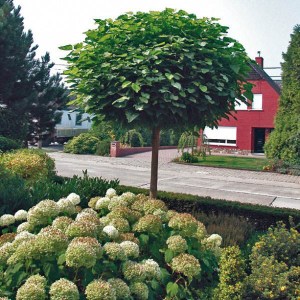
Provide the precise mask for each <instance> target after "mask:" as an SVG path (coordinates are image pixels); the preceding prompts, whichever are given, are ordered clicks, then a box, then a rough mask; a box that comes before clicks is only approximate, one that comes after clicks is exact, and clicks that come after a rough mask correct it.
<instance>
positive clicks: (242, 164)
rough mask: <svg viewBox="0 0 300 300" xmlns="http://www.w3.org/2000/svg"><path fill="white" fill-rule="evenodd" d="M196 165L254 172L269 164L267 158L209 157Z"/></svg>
mask: <svg viewBox="0 0 300 300" xmlns="http://www.w3.org/2000/svg"><path fill="white" fill-rule="evenodd" d="M195 164H197V165H201V166H210V167H221V168H234V169H243V170H252V171H262V170H263V167H264V166H266V165H268V164H269V160H268V159H266V158H255V157H240V156H219V155H209V156H206V158H205V159H203V158H202V157H198V162H196V163H195Z"/></svg>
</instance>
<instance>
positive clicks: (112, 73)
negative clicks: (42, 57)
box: [61, 9, 252, 128]
mask: <svg viewBox="0 0 300 300" xmlns="http://www.w3.org/2000/svg"><path fill="white" fill-rule="evenodd" d="M96 23H97V25H98V27H97V28H96V29H94V30H89V31H88V32H86V38H85V41H84V42H83V43H79V44H76V45H73V46H72V45H67V46H63V47H61V49H63V50H68V51H69V54H68V55H67V56H66V57H65V60H66V61H67V62H68V64H69V67H68V70H67V71H66V72H65V75H67V78H68V82H69V83H71V89H72V90H73V92H74V94H76V96H77V99H76V100H75V101H74V103H75V104H77V105H78V104H80V105H83V106H84V107H85V108H86V110H87V111H89V112H91V113H93V114H94V115H96V116H97V115H102V116H105V118H106V119H107V120H113V121H115V122H119V123H120V124H129V125H132V126H135V125H137V124H138V125H139V126H141V125H144V126H148V127H158V128H170V127H173V128H174V127H175V126H182V127H190V126H195V125H197V126H199V127H204V126H206V125H207V126H216V125H217V121H218V120H219V119H220V118H222V117H228V115H229V114H230V111H232V110H234V104H235V102H236V99H240V100H242V101H245V98H244V97H243V96H242V93H243V92H244V94H245V95H246V96H248V97H249V93H250V94H251V92H250V91H251V87H252V86H251V85H250V84H247V83H246V82H245V78H246V76H247V74H248V71H249V66H248V62H249V58H248V57H247V55H246V53H245V50H244V48H243V46H242V45H241V44H240V43H238V42H237V41H236V40H234V39H232V38H230V37H228V36H227V29H228V28H227V27H225V26H222V25H220V24H219V23H218V22H217V19H214V18H212V19H209V18H203V19H198V18H197V17H196V16H195V15H193V14H188V13H186V12H185V11H182V10H180V11H175V10H173V9H166V10H164V11H162V12H149V13H143V12H138V13H136V14H133V13H126V14H124V15H121V16H119V17H118V18H117V19H115V20H111V19H107V20H96ZM247 93H248V94H247ZM250 97H251V96H250Z"/></svg>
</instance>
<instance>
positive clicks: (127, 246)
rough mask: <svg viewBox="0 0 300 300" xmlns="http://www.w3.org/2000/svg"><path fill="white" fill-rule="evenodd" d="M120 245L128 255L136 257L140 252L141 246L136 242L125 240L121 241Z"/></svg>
mask: <svg viewBox="0 0 300 300" xmlns="http://www.w3.org/2000/svg"><path fill="white" fill-rule="evenodd" d="M120 246H121V247H122V248H123V250H124V251H125V254H126V256H127V257H131V258H136V257H138V256H139V254H140V248H139V246H138V245H137V244H136V243H134V242H131V241H124V242H122V243H120Z"/></svg>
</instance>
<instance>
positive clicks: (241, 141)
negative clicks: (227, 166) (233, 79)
mask: <svg viewBox="0 0 300 300" xmlns="http://www.w3.org/2000/svg"><path fill="white" fill-rule="evenodd" d="M255 60H256V63H252V64H251V71H250V74H249V78H248V81H249V82H251V83H252V84H253V85H254V87H253V89H252V92H253V95H254V98H253V101H252V102H250V101H249V104H248V105H246V104H244V103H238V104H237V105H236V113H233V115H234V116H235V118H234V117H230V118H229V120H227V119H222V120H221V121H220V122H219V127H218V128H217V129H210V128H207V127H206V128H205V130H204V134H205V135H206V138H207V140H208V143H209V145H210V147H211V149H212V150H213V152H222V153H240V154H249V153H263V152H264V150H263V147H264V144H265V141H266V139H267V138H268V135H269V134H270V132H271V131H272V130H273V129H274V120H275V116H276V112H277V109H278V102H279V96H280V86H279V85H278V84H277V83H276V82H275V81H274V80H272V79H271V78H270V76H269V75H268V74H267V73H266V72H265V71H264V70H263V58H262V57H256V58H255Z"/></svg>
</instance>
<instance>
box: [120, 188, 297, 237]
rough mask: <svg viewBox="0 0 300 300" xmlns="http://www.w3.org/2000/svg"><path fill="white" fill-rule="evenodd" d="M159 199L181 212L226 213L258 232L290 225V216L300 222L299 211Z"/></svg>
mask: <svg viewBox="0 0 300 300" xmlns="http://www.w3.org/2000/svg"><path fill="white" fill-rule="evenodd" d="M117 189H118V192H120V193H121V192H124V191H127V190H129V191H131V192H133V193H143V194H146V195H148V193H149V190H147V189H142V188H136V187H129V186H119V187H118V188H117ZM158 197H159V199H161V200H163V201H164V202H165V203H166V204H167V205H168V207H169V208H170V209H175V210H177V211H180V212H188V213H192V214H195V213H198V212H200V211H201V212H204V213H206V214H210V213H212V212H215V213H216V214H218V213H223V212H224V211H226V213H228V214H230V215H235V216H240V217H243V218H244V219H247V220H249V221H250V222H251V223H252V224H253V225H255V227H256V230H261V231H264V230H267V229H268V228H269V227H270V226H271V225H275V224H276V222H278V221H283V222H285V223H287V224H288V223H289V219H290V216H292V217H293V219H294V222H295V223H299V222H300V211H299V210H297V209H288V208H276V207H269V206H262V205H254V204H247V203H240V202H237V201H226V200H220V199H213V198H211V197H202V196H197V195H189V194H181V193H172V192H161V191H159V192H158Z"/></svg>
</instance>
